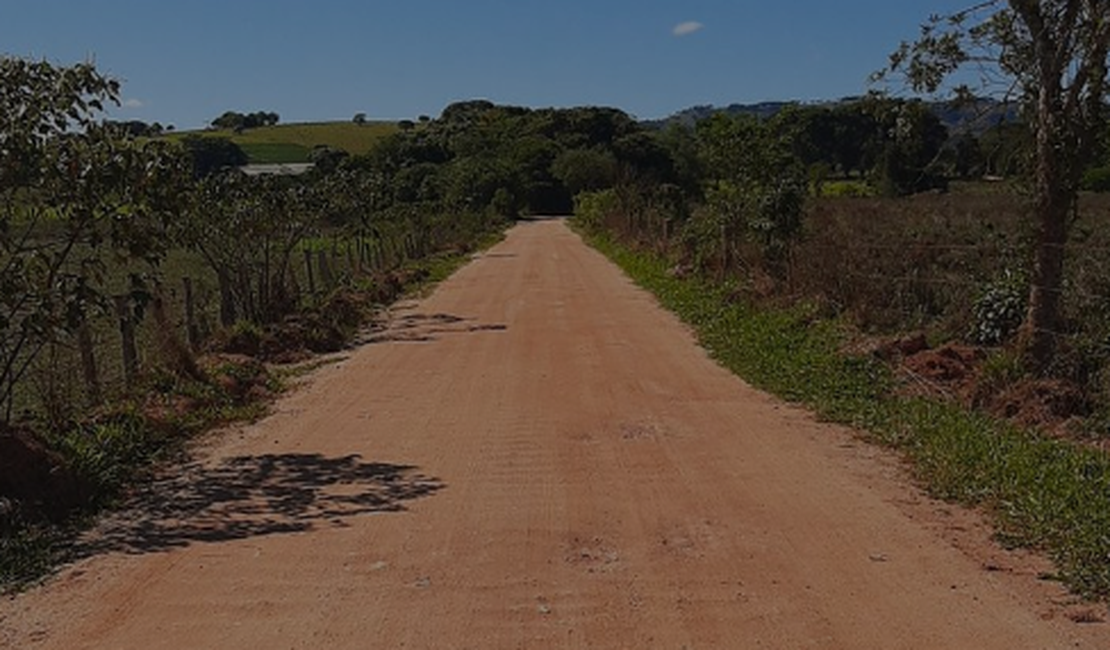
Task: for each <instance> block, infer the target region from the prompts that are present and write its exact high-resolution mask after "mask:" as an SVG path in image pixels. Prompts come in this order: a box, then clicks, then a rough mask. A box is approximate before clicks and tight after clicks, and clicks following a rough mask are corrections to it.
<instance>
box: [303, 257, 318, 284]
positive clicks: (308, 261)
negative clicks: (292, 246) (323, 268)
mask: <svg viewBox="0 0 1110 650" xmlns="http://www.w3.org/2000/svg"><path fill="white" fill-rule="evenodd" d="M303 252H304V269H305V272H307V273H308V295H310V296H315V295H316V278H315V277H314V276H313V274H312V251H310V250H308V249H307V248H305V249H304V251H303Z"/></svg>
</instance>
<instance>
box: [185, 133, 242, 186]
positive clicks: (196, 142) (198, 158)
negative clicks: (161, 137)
mask: <svg viewBox="0 0 1110 650" xmlns="http://www.w3.org/2000/svg"><path fill="white" fill-rule="evenodd" d="M181 146H183V147H184V148H185V151H186V152H188V153H189V157H190V159H191V160H192V161H193V177H194V178H204V177H206V176H211V175H212V174H215V173H217V172H220V171H223V170H226V169H231V168H234V167H242V166H243V165H246V164H247V162H249V161H248V159H247V154H246V152H244V151H243V149H242V148H240V147H239V145H237V144H235V143H234V142H232V141H231V140H229V139H227V138H212V137H206V136H199V135H189V136H186V137H184V138H182V140H181Z"/></svg>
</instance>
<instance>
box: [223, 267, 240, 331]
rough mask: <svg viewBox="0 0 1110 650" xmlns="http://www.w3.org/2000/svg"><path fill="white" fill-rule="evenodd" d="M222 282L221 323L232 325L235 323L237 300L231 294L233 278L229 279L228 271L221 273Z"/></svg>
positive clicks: (227, 325) (226, 325)
mask: <svg viewBox="0 0 1110 650" xmlns="http://www.w3.org/2000/svg"><path fill="white" fill-rule="evenodd" d="M219 283H220V325H222V326H224V327H231V326H232V325H234V324H235V320H236V317H237V316H236V313H235V301H234V300H232V295H231V280H229V279H228V277H227V273H226V272H221V273H220V274H219Z"/></svg>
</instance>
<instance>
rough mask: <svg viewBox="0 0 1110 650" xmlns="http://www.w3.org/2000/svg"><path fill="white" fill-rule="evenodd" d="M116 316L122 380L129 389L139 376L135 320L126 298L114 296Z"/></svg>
mask: <svg viewBox="0 0 1110 650" xmlns="http://www.w3.org/2000/svg"><path fill="white" fill-rule="evenodd" d="M116 316H117V317H118V318H119V333H120V341H121V348H122V352H123V379H124V382H125V383H126V385H127V387H128V388H130V387H131V386H132V385H134V383H135V376H136V375H138V374H139V352H138V350H137V349H136V348H135V320H134V318H133V316H134V315H133V314H132V313H131V301H130V300H129V299H128V296H116Z"/></svg>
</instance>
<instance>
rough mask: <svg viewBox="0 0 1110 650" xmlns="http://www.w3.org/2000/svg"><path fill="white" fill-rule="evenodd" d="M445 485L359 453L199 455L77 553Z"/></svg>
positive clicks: (145, 492) (381, 506) (380, 503)
mask: <svg viewBox="0 0 1110 650" xmlns="http://www.w3.org/2000/svg"><path fill="white" fill-rule="evenodd" d="M443 487H444V484H443V483H442V482H440V481H439V480H438V479H436V478H432V477H428V476H425V475H423V474H421V473H419V472H418V470H417V468H416V467H412V466H408V465H392V464H388V463H367V462H363V460H362V459H361V457H360V456H357V455H352V456H343V457H339V458H327V457H325V456H322V455H320V454H267V455H261V456H239V457H235V458H229V459H225V460H222V461H220V462H218V463H216V464H212V463H193V464H191V465H187V466H185V467H184V468H182V469H181V470H180V472H179V473H177V474H176V475H174V476H168V477H164V478H160V479H158V480H155V481H152V482H151V483H149V484H148V485H146V486H145V487H144V488H142V490H141V491H140V492H139V493H137V494H136V495H135V496H134V497H133V499H131V503H130V504H129V507H128V508H126V509H125V510H123V511H121V512H119V513H116V514H115V515H112V516H110V517H108V518H106V519H105V520H104V521H103V522H102V523H101V524H99V525H98V526H97V527H96V528H95V529H94V530H93V531H91V532H90V533H89V534H87V535H85V536H83V537H82V539H80V540H78V541H77V542H76V543H75V547H74V549H73V551H74V555H75V556H76V559H82V558H86V557H90V556H93V555H98V554H101V553H112V552H122V553H130V554H143V553H157V552H163V551H168V550H171V549H175V548H182V547H186V546H189V545H192V544H195V543H218V542H226V541H232V540H241V539H248V538H252V537H261V536H267V535H277V534H289V533H299V532H305V531H309V530H312V529H315V528H317V527H319V526H322V525H327V526H331V527H336V526H345V525H347V522H348V520H350V519H352V518H354V517H359V516H365V515H372V514H378V513H390V512H402V511H404V510H405V502H406V501H411V500H413V499H419V498H421V497H426V496H430V495H432V494H435V493H436V492H438V491H439V490H441V489H443Z"/></svg>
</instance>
